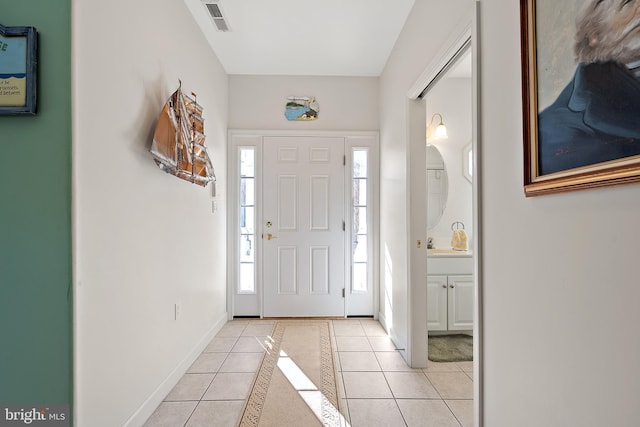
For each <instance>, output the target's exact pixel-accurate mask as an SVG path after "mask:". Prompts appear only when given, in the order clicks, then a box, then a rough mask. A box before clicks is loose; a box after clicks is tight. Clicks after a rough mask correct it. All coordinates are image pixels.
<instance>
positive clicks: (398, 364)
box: [145, 319, 473, 427]
mask: <svg viewBox="0 0 640 427" xmlns="http://www.w3.org/2000/svg"><path fill="white" fill-rule="evenodd" d="M273 323H274V321H272V320H233V321H230V322H228V323H227V324H226V325H225V326H224V327H223V328H222V329H221V330H220V332H219V333H218V334H217V335H216V336H215V338H214V339H213V340H212V341H211V343H210V344H209V345H208V346H207V347H206V348H205V350H204V351H203V353H202V354H201V355H200V357H198V359H197V360H196V361H195V362H194V363H193V365H192V366H191V367H190V368H189V370H188V371H187V373H186V374H185V375H184V376H183V377H182V379H181V380H180V381H179V382H178V384H176V386H175V387H174V388H173V390H171V392H170V393H169V394H168V395H167V397H166V398H165V400H164V401H163V402H162V403H161V404H160V406H158V408H157V409H156V411H155V412H154V413H153V414H152V415H151V417H150V418H149V419H148V420H147V422H146V423H145V427H196V426H220V427H226V426H229V427H233V426H235V425H236V423H237V421H238V419H239V418H240V416H241V412H242V409H243V407H244V403H245V399H246V398H247V396H248V394H249V389H250V388H251V385H252V383H253V378H254V375H255V372H256V371H257V370H258V368H259V365H260V361H261V360H262V353H263V351H264V350H263V347H262V344H261V343H262V342H264V340H265V339H266V337H267V336H268V334H269V333H270V332H271V330H272V328H273ZM332 323H333V329H334V333H335V344H336V347H337V348H335V350H336V353H335V356H336V363H338V371H339V375H338V378H337V379H338V386H339V387H340V388H341V395H342V396H343V397H344V398H343V399H342V402H341V403H342V404H341V408H342V410H343V412H345V414H344V415H345V417H346V418H347V419H348V420H350V424H351V426H352V427H376V426H392V427H395V426H399V427H401V426H409V427H412V426H421V427H429V426H443V427H446V426H455V427H461V426H462V427H470V426H472V425H473V367H472V362H459V363H435V362H429V367H428V368H426V369H411V368H410V367H408V366H407V364H406V363H405V361H404V359H402V356H401V355H400V353H399V352H398V351H397V350H396V349H395V347H394V345H393V343H392V342H391V340H390V339H389V337H388V336H387V334H386V332H385V331H384V329H383V328H382V326H380V324H379V323H378V322H377V321H376V320H369V319H360V320H357V319H347V320H334V321H332ZM301 427H304V426H301Z"/></svg>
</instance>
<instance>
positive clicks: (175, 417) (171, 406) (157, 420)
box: [144, 402, 198, 427]
mask: <svg viewBox="0 0 640 427" xmlns="http://www.w3.org/2000/svg"><path fill="white" fill-rule="evenodd" d="M197 404H198V402H162V403H161V404H160V406H158V408H157V409H156V410H155V412H154V413H153V414H151V416H150V417H149V419H148V420H147V422H146V423H144V427H176V426H183V425H184V423H186V422H187V420H188V419H189V417H190V416H191V414H192V413H193V410H194V409H195V408H196V405H197Z"/></svg>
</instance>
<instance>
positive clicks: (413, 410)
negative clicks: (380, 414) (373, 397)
mask: <svg viewBox="0 0 640 427" xmlns="http://www.w3.org/2000/svg"><path fill="white" fill-rule="evenodd" d="M397 403H398V406H399V407H400V412H402V415H403V416H404V420H405V421H406V422H407V426H409V427H460V424H459V423H458V420H456V417H455V416H454V415H453V414H452V413H451V411H450V410H449V408H448V407H447V405H446V404H445V403H444V402H443V401H442V400H424V399H398V400H397Z"/></svg>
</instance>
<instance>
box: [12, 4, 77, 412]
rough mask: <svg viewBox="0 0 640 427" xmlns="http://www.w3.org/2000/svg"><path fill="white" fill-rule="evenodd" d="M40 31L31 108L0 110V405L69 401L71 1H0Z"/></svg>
mask: <svg viewBox="0 0 640 427" xmlns="http://www.w3.org/2000/svg"><path fill="white" fill-rule="evenodd" d="M0 24H2V25H4V26H33V27H36V29H37V30H38V36H39V38H38V52H39V54H38V57H39V58H38V91H37V97H38V100H37V103H38V113H37V115H36V116H0V341H1V342H0V404H23V405H29V404H33V405H39V404H71V403H72V390H73V373H72V372H73V371H72V366H73V365H72V354H73V353H72V293H71V291H72V281H71V0H55V1H51V0H20V1H15V0H0Z"/></svg>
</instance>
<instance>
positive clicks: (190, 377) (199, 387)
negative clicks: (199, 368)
mask: <svg viewBox="0 0 640 427" xmlns="http://www.w3.org/2000/svg"><path fill="white" fill-rule="evenodd" d="M213 377H214V374H184V375H183V376H182V378H181V379H180V381H178V384H176V385H175V387H173V390H171V391H170V392H169V394H168V395H167V397H166V398H165V399H164V400H165V401H180V400H200V399H201V398H202V396H203V395H204V392H205V391H207V388H208V387H209V384H211V381H212V380H213Z"/></svg>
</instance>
